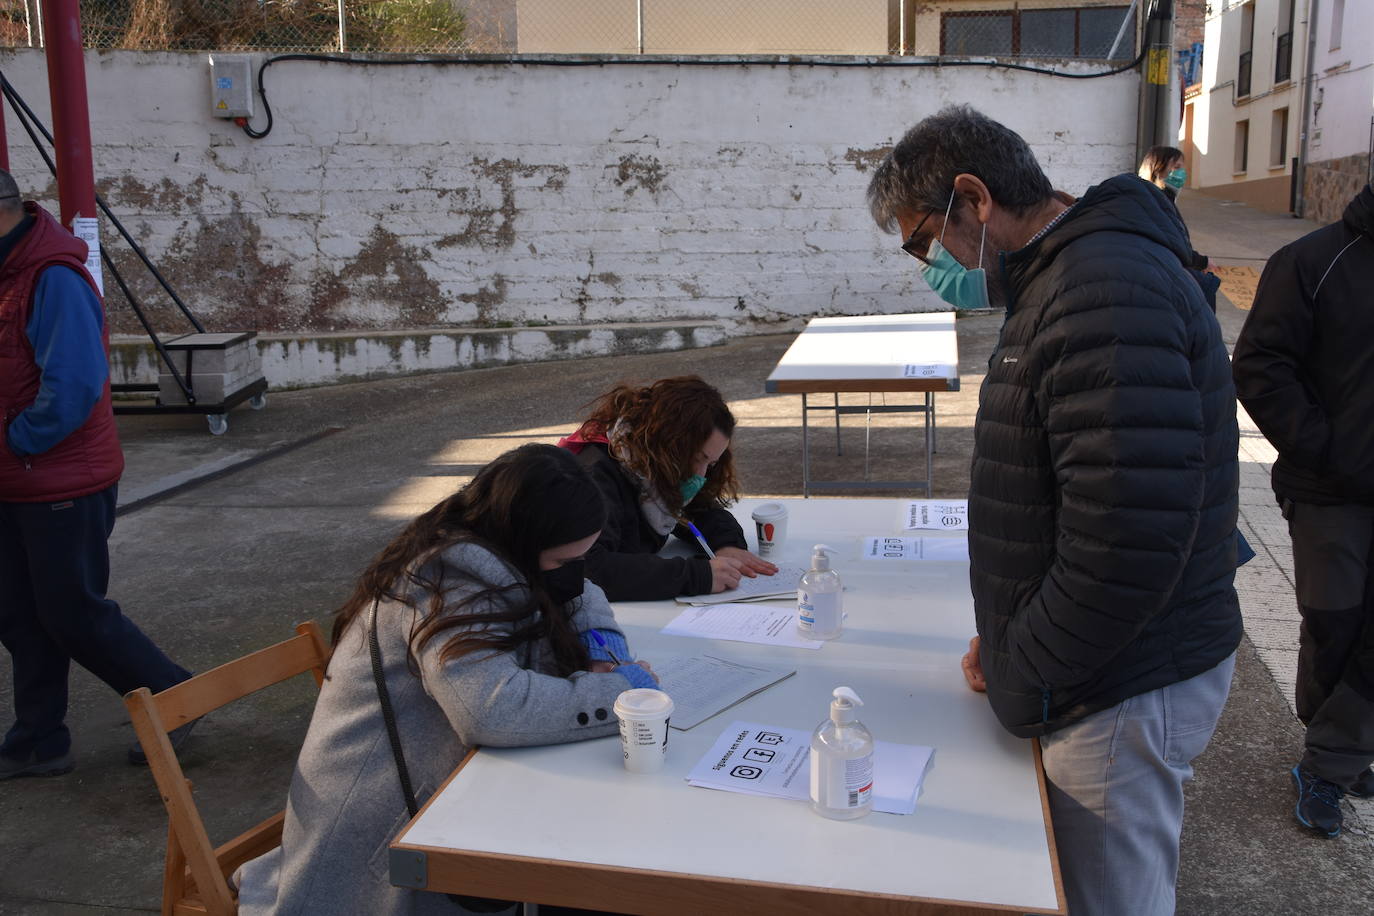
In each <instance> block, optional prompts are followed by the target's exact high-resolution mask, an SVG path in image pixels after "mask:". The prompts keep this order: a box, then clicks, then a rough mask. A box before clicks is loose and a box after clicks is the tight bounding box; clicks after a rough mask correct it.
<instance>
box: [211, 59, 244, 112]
mask: <svg viewBox="0 0 1374 916" xmlns="http://www.w3.org/2000/svg"><path fill="white" fill-rule="evenodd" d="M210 114H212V115H214V116H215V117H217V118H251V117H253V58H252V56H251V55H249V54H211V55H210Z"/></svg>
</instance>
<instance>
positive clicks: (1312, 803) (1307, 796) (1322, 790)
mask: <svg viewBox="0 0 1374 916" xmlns="http://www.w3.org/2000/svg"><path fill="white" fill-rule="evenodd" d="M1292 772H1293V782H1294V783H1295V784H1296V785H1297V787H1298V804H1297V807H1296V808H1294V809H1293V813H1294V814H1295V815H1296V816H1297V818H1298V823H1299V824H1302V825H1303V826H1304V827H1307V828H1309V829H1311V830H1314V831H1316V832H1317V833H1319V834H1321V835H1322V836H1325V837H1338V836H1340V835H1341V818H1342V815H1341V796H1343V795H1345V790H1344V789H1342V788H1341V787H1340V786H1338V785H1336V784H1335V783H1334V782H1327V781H1326V780H1325V779H1322V778H1321V777H1320V776H1317V775H1316V774H1314V773H1310V772H1308V771H1307V770H1304V769H1301V768H1299V767H1293V770H1292Z"/></svg>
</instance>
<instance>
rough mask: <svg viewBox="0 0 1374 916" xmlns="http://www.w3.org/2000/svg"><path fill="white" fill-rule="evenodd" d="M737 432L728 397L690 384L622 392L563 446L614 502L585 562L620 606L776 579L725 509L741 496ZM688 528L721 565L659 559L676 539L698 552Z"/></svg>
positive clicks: (663, 383) (694, 380)
mask: <svg viewBox="0 0 1374 916" xmlns="http://www.w3.org/2000/svg"><path fill="white" fill-rule="evenodd" d="M734 431H735V418H734V416H733V415H732V414H731V413H730V409H729V408H728V407H726V406H725V401H724V399H722V398H721V396H720V392H719V391H717V390H716V389H715V388H713V387H711V386H710V385H708V384H706V382H704V381H702V380H701V379H700V378H698V377H696V376H694V375H687V376H680V377H678V378H666V379H660V380H659V381H656V382H654V383H652V384H650V385H644V386H634V385H629V384H620V385H617V386H616V387H614V388H612V389H611V390H610V391H608V392H607V393H606V394H604V395H602V396H601V397H600V398H598V399H597V400H596V401H594V402H593V403H592V405H591V415H590V416H589V417H587V419H586V420H584V421H583V422H582V425H581V426H580V427H578V429H577V432H575V433H573V434H572V435H571V436H568V437H567V438H565V439H563V440H561V441H560V442H559V443H558V444H559V445H560V446H562V447H563V448H566V449H568V450H569V451H571V452H573V453H574V454H576V455H577V460H578V461H579V462H580V463H581V464H582V465H583V467H585V468H587V470H588V471H590V472H591V475H592V479H593V480H595V481H596V484H597V486H598V487H599V488H600V489H601V495H602V497H603V498H604V499H605V501H606V523H605V526H604V527H603V528H602V531H601V538H600V539H599V540H598V541H597V543H596V545H595V546H594V547H593V548H592V549H591V550H590V551H588V553H587V578H588V579H590V580H591V581H593V582H595V583H596V584H597V585H600V586H601V587H602V588H603V589H605V590H606V595H607V597H609V598H610V599H611V600H612V601H646V600H656V599H663V598H673V597H676V596H677V595H704V594H708V593H712V592H722V591H725V590H726V589H728V588H734V587H735V586H737V585H738V584H739V580H740V577H741V576H749V577H751V578H752V577H754V576H758V575H765V576H771V575H773V574H774V573H775V572H777V571H778V568H777V567H776V566H774V565H773V564H772V563H769V562H768V561H767V560H763V559H760V558H759V557H757V556H755V555H754V554H752V553H750V552H749V550H748V549H747V547H748V544H747V542H746V541H745V539H744V531H743V530H742V529H741V528H740V526H739V523H738V522H736V521H735V518H734V516H733V515H731V514H730V513H729V511H728V510H727V509H726V506H727V505H729V504H730V503H731V502H733V501H734V500H735V499H736V498H737V497H738V485H737V483H736V481H735V468H734V460H733V456H732V455H731V453H730V437H731V436H732V435H733V434H734ZM685 522H690V523H692V524H694V525H695V526H696V527H697V530H699V531H700V532H701V534H702V536H703V537H704V538H705V539H706V542H707V543H708V544H709V545H710V546H711V549H712V550H713V551H714V552H715V554H716V556H715V558H714V559H712V558H709V557H706V556H704V555H703V556H694V557H660V556H658V552H659V550H661V549H662V548H663V545H664V544H665V543H667V541H668V535H669V534H676V535H677V536H678V537H679V538H681V539H682V540H684V541H686V542H687V543H688V544H692V545H696V544H697V540H696V538H695V537H694V535H693V534H692V531H691V530H690V529H689V528H688V527H687V525H686V524H685Z"/></svg>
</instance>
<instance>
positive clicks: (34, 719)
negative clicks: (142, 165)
mask: <svg viewBox="0 0 1374 916" xmlns="http://www.w3.org/2000/svg"><path fill="white" fill-rule="evenodd" d="M86 250H87V249H86V243H85V242H83V241H81V240H80V239H78V238H76V237H74V236H73V235H72V234H71V233H70V232H68V231H67V230H66V229H64V228H62V226H61V224H59V223H58V222H57V220H55V219H53V217H52V216H51V215H49V214H48V213H47V211H45V210H43V209H42V208H41V207H39V206H38V205H37V204H35V203H33V202H31V201H30V202H23V201H22V199H21V197H20V194H19V188H18V186H17V185H16V184H15V182H14V179H13V178H12V177H11V176H10V174H9V173H8V172H5V171H2V170H0V411H3V416H4V420H3V423H4V427H3V434H0V643H3V644H4V646H5V649H6V650H8V651H9V654H10V660H11V661H12V662H13V666H14V718H15V721H14V724H13V726H11V727H10V729H9V731H8V732H7V733H6V734H5V737H4V740H3V742H0V779H11V778H13V777H16V776H57V775H60V774H62V773H67V772H70V771H71V769H72V767H73V762H72V753H71V734H70V733H69V732H68V730H67V726H66V724H65V721H64V720H65V718H66V714H67V672H68V668H69V667H70V664H71V662H72V661H75V662H76V663H77V664H79V665H81V666H82V667H83V668H85V669H87V670H88V671H90V672H91V673H92V674H94V675H95V676H96V677H99V678H100V679H101V680H103V681H104V682H105V683H106V684H109V685H110V687H112V688H113V689H114V690H115V692H116V693H118V694H120V695H123V694H125V693H128V692H129V691H130V690H134V689H135V688H138V687H148V688H149V689H151V690H153V691H159V690H165V689H166V688H168V687H171V686H172V685H173V684H178V683H180V682H181V681H184V680H186V679H187V678H188V677H190V676H191V674H190V672H188V671H187V670H186V669H185V668H182V667H181V666H180V665H178V664H176V663H175V662H173V661H172V660H171V659H170V658H168V657H167V656H166V655H165V654H164V653H163V652H162V650H161V649H159V648H158V647H157V646H156V645H155V644H154V643H153V641H152V640H151V639H149V638H148V637H147V636H146V635H145V634H144V633H143V631H142V630H140V629H139V628H138V627H137V626H135V625H134V623H133V622H132V621H130V620H129V619H128V618H127V617H125V616H124V614H123V612H122V611H121V610H120V608H119V605H118V604H117V603H115V602H114V601H112V600H110V599H109V598H107V597H106V596H105V589H106V587H107V586H108V584H109V578H110V554H109V547H108V543H107V542H108V539H109V536H110V531H111V530H112V529H113V528H114V518H115V496H116V490H117V488H118V484H119V477H120V474H121V473H122V472H123V470H124V453H123V452H122V451H121V450H120V447H119V436H118V433H117V432H116V429H115V422H114V412H113V410H112V409H111V407H110V379H109V376H110V369H109V360H108V356H107V347H108V341H109V337H108V333H107V331H106V328H105V313H104V306H103V304H102V302H101V299H100V293H99V291H98V290H97V288H96V286H95V282H94V281H93V280H92V279H91V276H90V274H88V273H87V272H86V267H85V263H86ZM184 728H185V731H183V732H182V733H181V734H180V735H177V736H176V739H175V743H180V742H181V741H182V740H184V739H185V736H186V734H188V733H189V730H190V727H189V726H185V727H184ZM129 756H130V759H131V761H132V762H135V763H138V762H143V756H142V751H141V750H140V749H138V747H137V746H135V747H134V748H132V749H131V750H130V751H129Z"/></svg>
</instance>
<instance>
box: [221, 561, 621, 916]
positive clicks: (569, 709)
mask: <svg viewBox="0 0 1374 916" xmlns="http://www.w3.org/2000/svg"><path fill="white" fill-rule="evenodd" d="M432 563H433V564H442V565H443V566H444V567H445V568H444V572H445V581H446V583H453V582H454V581H455V579H457V578H466V576H467V575H469V574H475V575H477V576H479V577H481V578H482V579H485V580H486V581H488V582H491V583H493V584H505V583H511V582H515V581H518V580H517V577H516V575H515V574H514V572H513V571H512V570H510V569H509V567H507V566H506V564H505V563H504V562H502V561H501V560H499V559H498V558H497V557H496V556H495V555H493V554H492V553H490V552H489V551H487V550H486V549H484V548H482V547H479V546H477V545H474V544H458V545H455V546H453V547H450V548H449V549H448V550H446V551H445V552H444V553H443V554H441V555H440V557H439V558H438V559H436V560H435V561H432ZM427 571H432V569H431V570H427ZM446 589H447V591H446V595H447V596H450V607H451V606H452V604H453V602H456V601H458V600H461V599H462V598H463V597H465V596H467V595H469V594H471V593H472V592H473V591H474V590H476V587H475V586H473V585H472V584H470V583H463V584H461V585H457V586H456V587H450V586H448V585H447V584H446ZM571 606H572V607H573V609H574V614H573V618H572V620H573V625H574V626H575V627H576V629H577V631H578V632H579V633H582V632H585V631H586V630H588V629H590V628H592V627H595V628H597V629H599V630H602V631H605V630H611V631H616V632H618V631H619V627H618V626H617V625H616V622H615V617H614V616H613V615H612V613H611V608H610V605H609V604H608V603H607V601H606V596H605V594H604V593H603V592H602V591H601V589H600V588H598V587H597V586H595V585H593V584H592V583H591V582H588V583H586V591H584V592H583V593H582V596H581V597H580V598H577V599H574V601H573V602H572V605H571ZM415 620H416V615H415V613H414V612H413V611H412V610H411V609H410V608H408V607H405V606H404V605H401V604H397V603H384V604H382V605H381V606H380V608H379V610H378V614H377V636H378V641H379V644H380V646H381V651H382V665H383V672H384V676H385V678H386V683H387V689H388V690H389V691H390V693H391V703H392V706H393V707H394V709H395V713H396V720H397V727H398V729H399V731H400V735H401V744H402V748H403V750H404V753H405V758H406V764H407V766H408V767H409V769H410V778H411V783H412V785H413V786H414V788H415V794H416V798H417V799H418V800H419V803H420V804H421V805H423V804H424V802H425V800H426V799H427V798H428V797H429V796H430V795H431V794H432V793H433V792H434V790H435V788H436V787H437V786H439V785H440V784H441V783H442V782H443V780H444V779H445V778H447V776H448V775H449V773H451V772H452V771H453V768H454V766H456V765H457V764H458V762H459V761H460V760H461V759H462V757H463V755H464V753H466V751H467V749H468V748H470V747H472V746H473V745H489V746H493V747H517V746H528V745H539V744H559V743H563V742H569V741H580V740H583V739H587V738H599V737H602V736H606V735H611V734H613V733H614V732H615V731H616V729H617V723H616V718H615V716H614V714H612V712H611V708H612V706H613V705H614V703H615V700H616V697H617V696H619V695H620V693H621V692H622V691H624V690H627V689H629V686H630V685H629V683H628V681H627V680H626V679H625V678H624V677H623V676H621V675H619V674H616V673H613V672H608V673H601V674H593V673H591V672H578V673H575V674H574V675H573V676H572V677H567V678H562V677H557V676H554V675H553V674H551V673H550V672H551V671H552V670H553V667H552V659H551V656H550V654H549V651H548V649H547V647H546V646H544V645H542V644H534V643H530V644H526V646H524V647H523V648H522V649H519V650H516V651H515V652H506V653H502V654H499V655H493V654H490V653H473V654H470V655H467V656H464V657H462V658H459V659H457V660H454V661H449V662H443V661H441V660H440V658H439V655H440V651H441V649H442V648H443V644H444V642H445V641H446V640H445V636H446V635H449V634H440V636H439V637H437V638H435V639H433V640H431V641H430V643H429V644H428V645H427V646H426V647H425V648H424V649H423V650H422V651H421V652H420V653H419V658H418V661H419V666H420V675H419V677H416V676H415V675H414V674H413V673H412V672H411V671H410V669H409V668H408V667H407V665H406V644H407V639H408V637H409V635H410V631H411V627H412V626H413V624H414V623H415ZM408 818H409V816H408V814H407V813H406V806H405V799H404V797H403V796H402V794H401V786H400V782H399V779H398V778H397V775H396V765H395V763H394V758H393V756H392V752H391V744H390V742H389V741H388V739H387V733H386V725H385V723H384V722H383V720H382V713H381V707H380V705H379V703H378V700H377V688H376V684H375V682H374V681H373V677H372V663H371V658H370V656H369V654H368V648H367V614H366V613H364V614H360V615H359V616H358V617H357V618H356V619H355V620H354V622H353V624H352V625H351V626H350V627H349V628H348V630H347V631H346V632H345V633H344V636H343V638H342V639H341V640H340V642H339V645H338V646H337V647H336V648H335V650H334V656H333V658H332V660H331V661H330V663H329V673H328V678H327V680H326V681H325V683H324V686H323V688H322V689H321V691H320V696H319V701H318V702H317V704H316V706H315V714H314V717H313V718H312V719H311V722H310V729H309V731H308V733H307V734H306V737H305V745H304V747H303V748H302V749H301V755H300V759H299V761H298V762H297V764H296V770H295V774H294V776H293V777H292V780H291V790H290V795H289V797H288V800H287V805H286V823H285V826H284V828H283V831H282V845H281V846H280V847H279V848H277V849H275V850H273V851H272V852H270V853H268V854H267V855H264V856H262V857H260V858H257V859H254V860H253V861H251V862H248V863H246V864H245V865H244V866H243V867H242V868H241V869H240V870H239V871H238V873H237V875H236V880H237V883H238V887H239V912H240V913H241V914H243V916H256V914H268V913H271V914H306V913H309V914H316V913H329V914H332V916H342V914H350V913H358V914H369V916H381V914H428V913H434V914H446V916H452V914H454V913H456V912H459V910H458V908H457V907H456V906H455V905H454V904H453V903H452V902H451V901H450V900H449V899H448V898H447V897H445V896H444V895H442V894H435V893H430V892H427V891H412V890H405V889H402V888H397V887H392V886H391V884H390V882H389V880H388V873H387V846H388V844H389V843H390V842H391V840H392V839H393V838H394V837H395V836H396V834H397V833H398V832H399V831H400V830H401V828H402V827H403V826H404V825H405V823H406V821H407V820H408Z"/></svg>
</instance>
